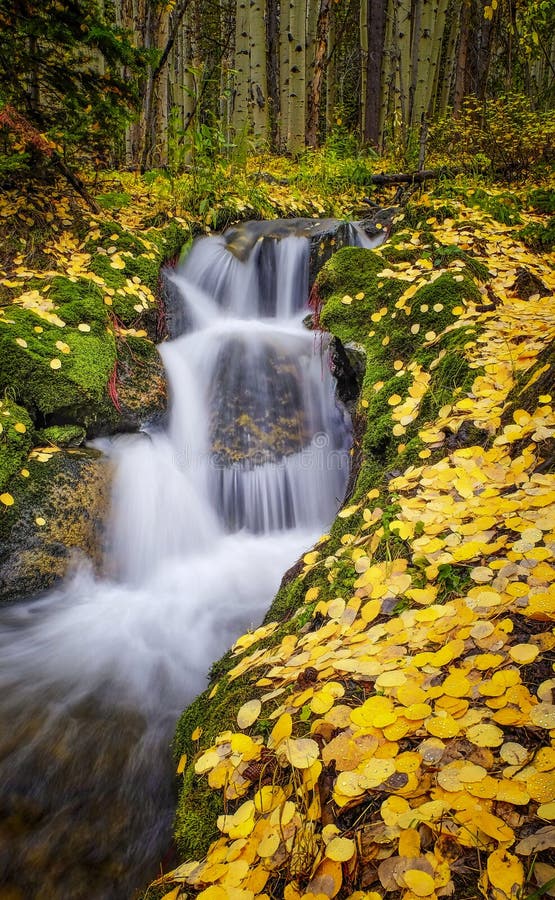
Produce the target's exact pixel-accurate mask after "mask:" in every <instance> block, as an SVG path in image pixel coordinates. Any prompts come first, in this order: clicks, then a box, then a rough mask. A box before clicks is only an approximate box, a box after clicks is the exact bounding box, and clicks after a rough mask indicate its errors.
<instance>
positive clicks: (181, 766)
mask: <svg viewBox="0 0 555 900" xmlns="http://www.w3.org/2000/svg"><path fill="white" fill-rule="evenodd" d="M186 765H187V754H186V753H183V754H182V756H181V759H180V760H179V762H178V764H177V770H176V771H177V774H178V775H181V773H182V772H184V771H185V766H186Z"/></svg>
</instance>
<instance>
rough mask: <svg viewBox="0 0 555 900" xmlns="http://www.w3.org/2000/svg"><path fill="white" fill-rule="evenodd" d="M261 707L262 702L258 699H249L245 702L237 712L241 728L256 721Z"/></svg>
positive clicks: (247, 726) (238, 723)
mask: <svg viewBox="0 0 555 900" xmlns="http://www.w3.org/2000/svg"><path fill="white" fill-rule="evenodd" d="M261 709H262V704H261V702H260V700H258V699H254V700H248V701H247V702H246V703H243V705H242V707H241V709H240V710H239V712H238V713H237V725H238V726H239V728H249V727H250V726H251V725H252V724H253V722H256V720H257V719H258V716H259V715H260V711H261Z"/></svg>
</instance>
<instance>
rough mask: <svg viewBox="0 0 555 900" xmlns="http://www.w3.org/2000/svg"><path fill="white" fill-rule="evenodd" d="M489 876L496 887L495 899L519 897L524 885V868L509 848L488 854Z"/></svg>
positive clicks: (503, 899)
mask: <svg viewBox="0 0 555 900" xmlns="http://www.w3.org/2000/svg"><path fill="white" fill-rule="evenodd" d="M487 871H488V878H489V881H490V884H491V886H492V887H493V888H494V891H493V900H505V898H507V897H517V896H519V895H520V893H521V889H522V887H523V885H524V869H523V867H522V863H521V862H520V860H519V859H518V858H517V857H516V856H514V855H513V854H512V853H509V852H508V851H507V850H502V849H498V850H494V851H493V853H490V855H489V856H488V862H487Z"/></svg>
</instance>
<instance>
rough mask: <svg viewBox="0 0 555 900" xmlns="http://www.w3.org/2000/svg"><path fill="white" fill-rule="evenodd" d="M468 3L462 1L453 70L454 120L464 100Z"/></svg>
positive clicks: (468, 24) (468, 17)
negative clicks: (455, 62) (455, 59)
mask: <svg viewBox="0 0 555 900" xmlns="http://www.w3.org/2000/svg"><path fill="white" fill-rule="evenodd" d="M469 32H470V2H469V0H463V5H462V9H461V27H460V32H459V47H458V51H457V65H456V69H455V91H454V97H453V114H454V116H455V118H456V117H457V116H459V115H460V112H461V109H462V103H463V99H464V89H465V74H466V60H467V56H468V40H469V37H470V33H469Z"/></svg>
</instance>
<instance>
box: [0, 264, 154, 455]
mask: <svg viewBox="0 0 555 900" xmlns="http://www.w3.org/2000/svg"><path fill="white" fill-rule="evenodd" d="M108 299H110V298H108ZM136 300H137V298H136V297H135V301H136ZM28 302H29V308H25V307H23V306H20V305H15V304H14V305H12V306H11V307H9V308H4V310H3V315H0V391H8V392H9V393H10V395H11V396H13V397H14V398H15V399H16V401H17V402H18V403H20V404H21V405H22V406H24V407H25V408H26V409H27V411H28V414H29V417H30V419H31V420H32V422H33V423H34V424H35V425H36V426H37V427H39V428H41V427H46V428H48V427H51V426H61V425H74V426H77V427H79V428H81V429H82V428H84V429H85V431H86V433H87V435H88V436H89V437H90V436H94V435H97V434H102V433H111V432H114V431H118V430H119V431H126V430H130V429H133V428H137V427H140V425H141V424H142V423H143V422H144V421H145V420H147V419H149V418H151V417H152V416H153V415H156V414H159V413H161V412H163V410H164V409H165V404H166V386H165V379H164V371H163V367H162V363H161V361H160V357H159V355H158V352H157V350H156V347H155V345H154V343H153V341H152V340H150V339H149V338H148V337H146V336H145V331H144V329H143V330H142V331H140V330H139V333H137V334H135V333H134V332H135V331H136V329H126V328H124V327H123V324H122V323H119V324H118V322H119V320H118V321H116V320H112V319H111V318H110V313H109V307H108V306H107V305H106V304H105V302H104V297H103V294H102V292H101V290H100V288H99V287H98V285H96V284H94V283H93V282H91V281H89V280H87V279H84V278H83V279H75V280H74V281H71V280H70V279H69V278H62V277H56V278H54V279H53V280H52V282H51V284H50V290H49V292H48V296H47V298H42V297H41V296H40V295H39V294H38V291H34V292H32V293H31V295H30V300H29V301H28ZM133 316H134V317H135V319H137V318H138V313H137V311H136V310H134V311H133ZM116 362H117V363H118V368H117V372H116ZM110 381H112V382H113V387H112V391H111V394H110V390H109V383H110ZM118 406H119V409H118Z"/></svg>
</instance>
